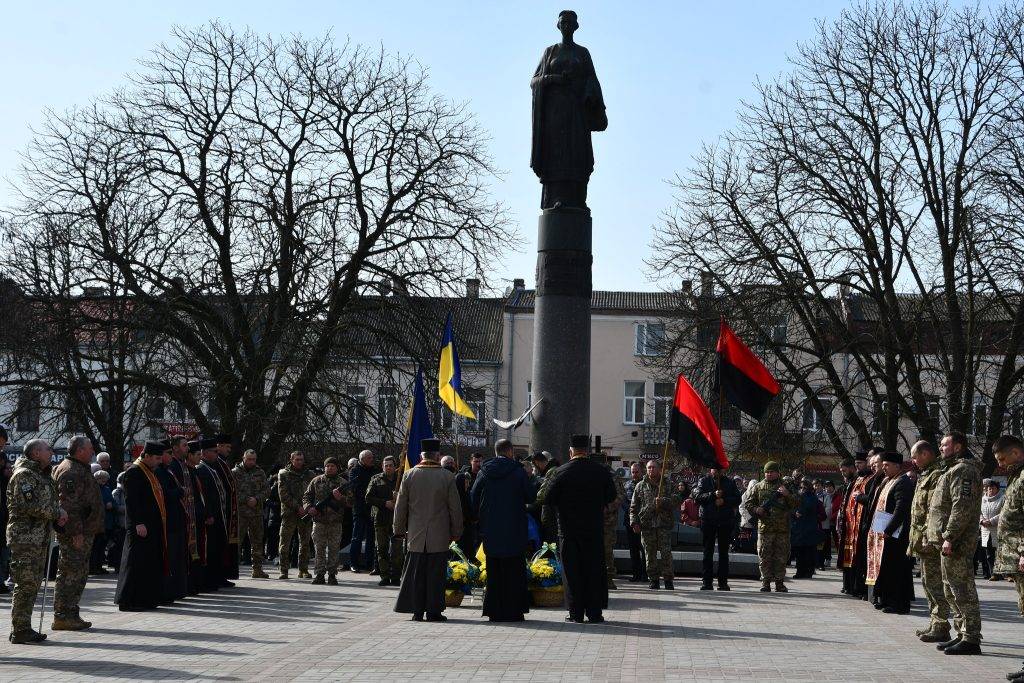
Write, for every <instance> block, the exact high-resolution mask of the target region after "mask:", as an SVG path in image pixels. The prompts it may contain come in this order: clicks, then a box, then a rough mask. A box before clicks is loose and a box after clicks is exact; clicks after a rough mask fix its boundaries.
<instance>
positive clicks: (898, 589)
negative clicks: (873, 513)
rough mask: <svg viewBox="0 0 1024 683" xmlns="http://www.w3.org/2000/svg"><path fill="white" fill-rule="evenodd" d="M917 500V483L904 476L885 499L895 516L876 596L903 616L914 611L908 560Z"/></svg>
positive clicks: (886, 507)
mask: <svg viewBox="0 0 1024 683" xmlns="http://www.w3.org/2000/svg"><path fill="white" fill-rule="evenodd" d="M879 488H881V487H879ZM913 499H914V482H912V481H911V480H910V477H908V476H907V475H906V474H901V475H900V477H899V478H898V479H897V480H896V482H895V483H894V484H893V487H892V489H890V490H889V496H888V497H887V498H886V499H885V511H886V512H888V513H890V514H891V515H892V520H890V522H889V524H888V525H887V526H886V527H885V533H886V534H888V536H887V537H886V539H885V544H884V545H883V546H882V561H881V565H880V566H879V568H878V579H877V581H875V595H876V596H877V597H878V599H879V601H880V602H882V603H883V604H884V605H885V606H886V607H890V608H892V609H895V610H897V611H901V612H903V611H907V610H909V609H910V601H911V600H912V599H913V597H914V567H913V564H912V563H911V561H910V558H909V557H907V546H908V545H909V539H908V536H909V535H910V504H911V501H913ZM894 533H898V534H899V538H893V537H892V535H893V534H894Z"/></svg>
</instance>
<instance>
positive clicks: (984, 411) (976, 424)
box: [971, 403, 988, 436]
mask: <svg viewBox="0 0 1024 683" xmlns="http://www.w3.org/2000/svg"><path fill="white" fill-rule="evenodd" d="M987 430H988V406H987V405H985V404H984V403H976V404H974V412H973V413H971V434H974V435H975V436H985V432H986V431H987Z"/></svg>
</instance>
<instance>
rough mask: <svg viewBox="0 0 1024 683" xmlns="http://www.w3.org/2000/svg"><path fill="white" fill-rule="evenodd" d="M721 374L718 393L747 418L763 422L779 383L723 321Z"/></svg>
mask: <svg viewBox="0 0 1024 683" xmlns="http://www.w3.org/2000/svg"><path fill="white" fill-rule="evenodd" d="M715 350H716V351H717V352H718V372H717V373H715V390H716V391H720V392H721V393H722V394H723V395H724V396H725V399H726V400H727V401H729V403H731V404H733V405H734V406H736V407H737V408H739V409H740V410H742V411H743V412H744V413H746V414H747V415H750V416H751V417H754V418H756V419H758V420H760V419H761V418H762V417H764V413H765V411H766V410H768V404H769V403H771V400H772V399H773V398H775V396H776V395H777V394H778V393H779V383H778V382H776V381H775V378H774V377H772V373H770V372H768V368H766V367H765V366H764V363H762V362H761V360H760V359H759V358H758V357H757V356H755V355H754V352H753V351H751V350H750V349H749V348H747V345H746V344H744V343H743V342H742V341H740V338H739V337H737V336H736V333H735V332H733V331H732V329H731V328H730V327H729V325H728V324H727V323H726V322H725V318H723V319H722V325H721V332H720V333H719V335H718V346H717V347H716V348H715Z"/></svg>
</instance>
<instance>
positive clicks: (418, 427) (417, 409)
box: [403, 368, 434, 469]
mask: <svg viewBox="0 0 1024 683" xmlns="http://www.w3.org/2000/svg"><path fill="white" fill-rule="evenodd" d="M408 434H409V437H408V440H407V441H406V449H405V462H404V463H403V464H404V465H405V469H412V468H413V467H416V465H417V464H419V461H420V452H421V451H420V441H422V440H423V439H432V438H434V430H433V429H432V428H431V427H430V411H428V410H427V394H426V392H425V391H424V390H423V369H422V368H416V382H415V384H414V385H413V392H412V405H411V406H410V407H409V429H408Z"/></svg>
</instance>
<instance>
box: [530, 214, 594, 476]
mask: <svg viewBox="0 0 1024 683" xmlns="http://www.w3.org/2000/svg"><path fill="white" fill-rule="evenodd" d="M591 229H592V228H591V219H590V211H589V209H547V210H545V211H544V212H543V213H542V214H541V216H540V221H539V225H538V239H537V295H536V301H535V303H534V332H533V396H534V400H536V399H537V398H543V399H544V401H543V402H542V403H541V404H540V405H539V406H537V409H536V410H535V411H534V416H533V422H532V425H531V427H530V450H531V452H534V451H549V452H550V453H551V454H552V455H554V456H555V457H556V458H558V459H559V460H560V461H562V462H563V463H564V462H566V460H567V459H568V457H569V437H570V436H572V435H573V434H589V433H590V294H591V289H592V277H591V271H592V265H593V256H592V254H591Z"/></svg>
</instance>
